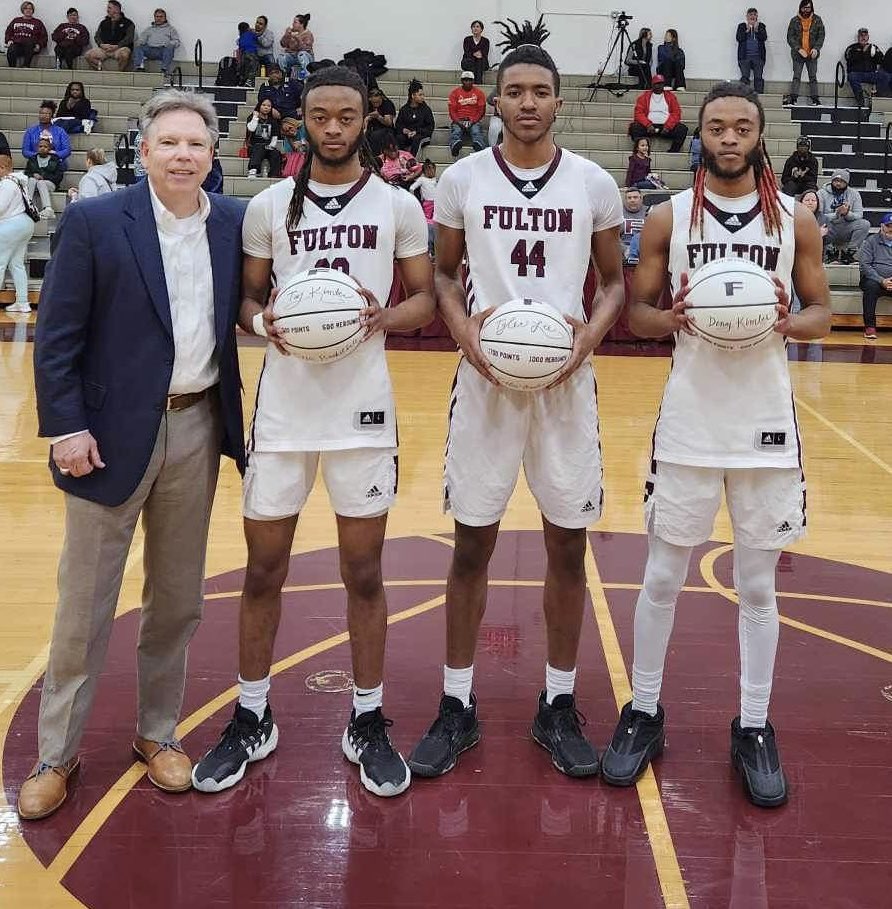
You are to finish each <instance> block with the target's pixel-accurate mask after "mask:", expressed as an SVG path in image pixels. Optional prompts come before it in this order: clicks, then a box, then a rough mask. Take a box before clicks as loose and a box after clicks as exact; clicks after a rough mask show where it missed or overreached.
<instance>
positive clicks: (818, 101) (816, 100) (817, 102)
mask: <svg viewBox="0 0 892 909" xmlns="http://www.w3.org/2000/svg"><path fill="white" fill-rule="evenodd" d="M811 103H812V104H814V105H815V107H817V106H818V105H819V104H820V103H821V99H820V98H812V99H811Z"/></svg>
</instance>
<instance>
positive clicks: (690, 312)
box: [685, 258, 777, 350]
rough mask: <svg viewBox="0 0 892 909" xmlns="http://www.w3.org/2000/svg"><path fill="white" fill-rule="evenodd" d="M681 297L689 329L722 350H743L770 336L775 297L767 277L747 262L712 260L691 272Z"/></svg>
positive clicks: (763, 272)
mask: <svg viewBox="0 0 892 909" xmlns="http://www.w3.org/2000/svg"><path fill="white" fill-rule="evenodd" d="M689 288H690V289H689V290H688V294H687V296H686V297H685V300H686V302H687V303H688V304H689V308H688V309H687V310H686V312H687V316H688V321H689V322H690V325H691V328H693V330H694V331H695V332H696V333H697V334H698V335H699V336H700V337H701V338H703V340H704V341H708V342H709V343H710V344H713V345H715V346H716V347H719V348H721V349H722V350H746V349H748V348H751V347H755V346H756V345H757V344H761V343H762V342H763V341H764V340H765V339H766V338H768V337H770V336H771V332H772V330H773V328H774V325H775V323H776V322H777V294H776V292H775V285H774V281H772V279H771V275H770V274H769V273H768V272H767V271H765V269H764V268H762V267H761V266H759V265H756V264H755V262H750V261H749V260H747V259H736V258H725V259H716V260H715V261H713V262H710V263H709V264H708V265H704V266H703V267H702V268H698V269H697V271H696V272H694V275H693V278H692V280H691V283H690V285H689Z"/></svg>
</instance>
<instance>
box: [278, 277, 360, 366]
mask: <svg viewBox="0 0 892 909" xmlns="http://www.w3.org/2000/svg"><path fill="white" fill-rule="evenodd" d="M358 288H359V285H358V284H357V283H356V281H354V280H353V278H351V277H350V276H349V275H346V274H344V273H343V272H340V271H335V270H334V269H332V268H310V269H308V270H307V271H302V272H301V273H300V274H298V275H295V276H294V277H293V278H292V279H291V280H290V281H288V282H287V283H286V284H285V286H284V287H282V289H281V290H280V291H279V295H278V296H277V297H276V301H275V303H274V304H273V317H274V319H275V322H276V325H278V326H279V327H280V328H281V329H282V331H283V332H284V335H285V337H284V343H285V344H286V345H287V347H288V348H289V350H291V351H293V352H294V355H295V356H297V357H300V359H302V360H307V361H308V362H310V363H333V362H335V360H340V359H342V358H343V357H346V356H347V355H348V354H349V353H351V352H352V351H354V350H355V349H356V348H357V346H358V345H359V342H360V341H361V340H362V336H363V328H362V326H361V325H360V324H359V313H360V310H362V309H365V307H366V306H367V305H368V303H367V302H366V299H365V297H363V296H362V294H361V293H359V289H358Z"/></svg>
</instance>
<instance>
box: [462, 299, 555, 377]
mask: <svg viewBox="0 0 892 909" xmlns="http://www.w3.org/2000/svg"><path fill="white" fill-rule="evenodd" d="M480 347H481V349H482V350H483V353H484V356H485V357H486V359H487V360H488V361H489V364H490V366H491V367H492V371H493V374H494V375H495V377H496V378H497V379H498V380H499V384H501V385H504V386H505V387H506V388H513V389H515V390H517V391H536V390H537V389H539V388H545V386H546V385H550V384H551V383H552V382H553V381H554V378H555V376H556V375H557V374H558V372H560V370H561V367H562V366H563V365H564V363H566V362H567V360H568V359H569V358H570V351H571V350H572V349H573V329H572V328H571V327H570V326H569V325H568V324H567V322H566V321H565V320H564V317H563V316H562V315H561V314H560V313H559V312H558V311H557V310H556V309H555V308H554V307H553V306H550V305H549V304H548V303H542V302H540V301H538V300H530V299H518V300H509V301H508V302H507V303H503V304H502V305H501V306H500V307H499V308H498V309H497V310H496V311H495V312H494V313H493V314H492V315H491V316H489V318H487V319H486V321H485V322H484V323H483V325H482V326H481V328H480Z"/></svg>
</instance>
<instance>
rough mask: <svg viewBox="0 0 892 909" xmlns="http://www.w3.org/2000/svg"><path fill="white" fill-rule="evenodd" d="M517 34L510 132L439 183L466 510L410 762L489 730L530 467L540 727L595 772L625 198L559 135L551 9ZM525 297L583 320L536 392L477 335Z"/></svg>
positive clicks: (452, 499)
mask: <svg viewBox="0 0 892 909" xmlns="http://www.w3.org/2000/svg"><path fill="white" fill-rule="evenodd" d="M506 32H507V35H508V37H507V39H506V40H509V42H510V44H511V46H514V47H516V50H513V51H511V52H510V53H509V54H507V55H506V56H505V57H504V58H503V60H502V63H501V65H500V67H499V74H498V80H497V98H496V103H497V105H498V111H499V113H500V114H501V117H502V120H503V123H504V134H505V138H504V142H503V143H502V145H500V146H496V147H494V148H489V149H486V150H485V151H481V152H477V153H476V154H473V155H470V156H469V157H467V158H464V159H462V160H461V161H459V162H458V163H456V164H453V165H452V166H451V167H450V168H449V170H448V171H446V173H445V174H444V176H443V177H442V179H441V181H440V184H439V186H438V188H437V198H436V206H435V212H436V220H437V266H436V272H435V287H436V292H437V303H438V305H439V307H440V312H441V313H442V315H443V318H444V320H445V322H446V324H447V325H448V326H449V330H450V331H451V333H452V336H453V337H454V338H455V340H456V342H457V343H458V344H459V346H460V347H461V349H462V352H463V354H464V358H463V359H462V361H461V363H460V364H459V367H458V372H457V375H456V379H455V384H454V387H453V395H452V401H451V404H450V408H449V441H448V443H447V450H446V469H445V496H444V498H445V504H446V507H447V508H448V509H449V510H450V511H451V512H452V516H453V518H454V520H455V549H454V556H453V560H452V566H451V568H450V572H449V578H448V581H447V586H446V665H445V667H444V669H443V695H442V697H441V699H440V708H439V712H438V716H437V718H436V720H435V721H434V723H433V725H432V726H431V727H430V730H429V731H428V732H427V734H426V735H425V736H424V737H423V738H422V740H421V741H420V742H419V744H418V745H417V746H416V748H415V750H414V751H413V753H412V756H411V757H410V759H409V766H410V767H411V768H412V772H413V774H415V775H416V776H438V775H440V774H442V773H445V772H446V771H448V770H449V769H450V768H451V767H452V766H453V765H454V764H455V762H456V760H457V759H458V756H459V754H460V753H461V752H462V751H464V750H465V749H466V748H470V747H471V746H472V745H474V744H476V743H477V742H478V741H479V738H480V729H479V726H478V723H477V701H476V698H475V696H474V694H473V693H472V692H473V676H474V655H475V651H476V645H477V637H478V632H479V629H480V623H481V621H482V619H483V614H484V611H485V609H486V599H487V573H488V568H489V561H490V558H491V556H492V553H493V550H494V548H495V545H496V541H497V538H498V531H499V522H500V521H501V519H502V516H503V515H504V513H505V510H506V508H507V506H508V502H509V500H510V498H511V494H512V492H513V490H514V487H515V484H516V482H517V477H518V474H519V471H520V467H521V464H522V465H523V468H524V473H525V475H526V479H527V483H528V484H529V486H530V489H531V491H532V493H533V495H534V496H535V498H536V501H537V504H538V506H539V509H540V511H541V513H542V527H543V533H544V542H545V551H546V554H547V567H546V572H545V587H544V592H543V593H544V595H543V610H544V615H545V626H546V631H547V654H548V655H547V662H546V665H545V672H544V676H545V679H544V682H545V684H544V686H541V690H540V686H538V685H537V686H536V687H535V688H534V689H533V690H538V691H539V696H538V699H537V700H536V701H535V710H534V711H532V710H531V712H532V713H533V721H532V728H531V733H532V736H533V738H534V739H535V741H536V742H538V743H539V744H540V745H542V747H543V748H545V749H546V750H547V751H548V753H549V754H550V757H551V761H552V763H553V764H554V766H555V767H556V768H557V769H558V770H560V771H561V772H562V773H566V774H568V775H569V776H576V777H583V776H592V775H593V774H596V773H597V772H598V754H597V751H596V750H595V748H594V747H593V746H592V744H591V743H590V742H589V741H588V739H587V738H586V736H585V735H584V733H583V730H582V728H581V727H582V725H583V724H584V722H585V720H584V717H582V715H581V714H580V713H579V711H578V710H577V702H576V697H575V690H574V689H575V680H576V659H577V652H578V648H579V636H580V631H581V627H582V618H583V614H584V605H585V568H584V558H585V549H586V540H585V533H586V528H587V527H589V526H591V525H592V524H594V523H595V522H596V521H597V520H598V519H599V517H600V514H601V506H602V492H601V451H600V444H599V437H598V404H597V395H596V389H595V379H594V374H593V371H592V368H591V365H590V354H591V353H592V351H593V350H594V349H595V347H596V346H597V345H598V344H599V343H600V341H601V339H602V338H603V337H604V335H605V333H606V332H607V330H608V329H609V328H610V326H611V325H612V324H613V322H614V321H615V319H616V317H617V316H618V314H619V311H620V309H621V308H622V304H623V299H624V294H623V276H622V255H621V251H620V245H619V225H620V224H621V223H622V202H621V200H620V197H619V190H618V189H617V186H616V183H615V182H614V181H613V178H612V177H610V175H609V174H608V173H607V172H606V171H604V170H603V169H602V168H601V167H599V166H598V165H597V164H595V163H594V162H593V161H589V160H587V159H585V158H582V157H580V156H579V155H575V154H573V153H572V152H567V151H565V150H563V149H561V148H558V147H557V146H556V145H555V142H554V135H553V129H554V122H555V120H556V118H557V113H558V111H559V110H560V108H561V98H560V76H559V75H558V72H557V68H556V67H555V65H554V61H553V60H552V59H551V57H550V56H549V55H548V53H546V52H545V51H544V50H542V48H541V47H539V46H537V45H536V44H534V43H533V42H536V41H538V40H542V36H543V33H546V32H545V30H544V29H543V27H542V22H541V19H540V22H539V24H538V25H537V26H535V27H534V26H531V25H530V24H529V23H525V24H524V26H523V27H522V28H514V29H510V28H506ZM546 34H547V33H546ZM517 45H522V46H517ZM465 254H467V262H468V275H467V280H466V281H463V280H462V277H461V274H460V271H461V267H462V259H463V257H464V255H465ZM592 259H594V263H595V265H596V267H597V269H598V272H599V289H598V293H597V295H596V298H595V301H594V306H593V312H592V316H591V319H590V321H589V322H587V323H586V322H585V321H584V318H585V317H584V314H583V308H582V300H583V286H584V284H585V278H586V273H587V271H588V266H589V263H590V262H591V261H592ZM525 297H530V298H533V299H537V300H542V301H545V302H547V303H550V304H551V305H552V306H554V307H556V308H557V309H558V310H559V311H560V312H562V313H563V315H564V318H565V319H566V320H567V322H569V323H570V324H571V325H572V326H573V328H574V344H573V351H572V354H571V356H570V359H569V360H568V362H567V363H566V364H565V366H564V368H563V369H562V371H561V373H560V374H559V376H558V377H557V380H556V382H555V383H554V384H553V385H552V386H551V387H550V388H546V389H543V390H541V391H537V392H530V393H527V392H520V391H512V390H510V389H507V388H503V387H501V386H498V385H497V384H496V383H495V381H494V379H493V377H492V374H491V372H490V369H489V366H488V363H487V361H486V359H485V358H484V356H483V353H482V351H481V350H480V341H479V337H480V325H481V323H482V321H483V320H484V319H485V318H486V316H487V315H488V314H489V313H490V312H491V311H492V307H495V306H499V305H500V304H502V303H507V302H508V301H510V300H514V299H517V298H525ZM531 688H532V685H531ZM530 693H531V695H532V691H531V692H530ZM534 697H535V695H533V696H532V697H531V698H530V700H531V701H533V699H534ZM530 706H531V707H533V704H531V705H530Z"/></svg>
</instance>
